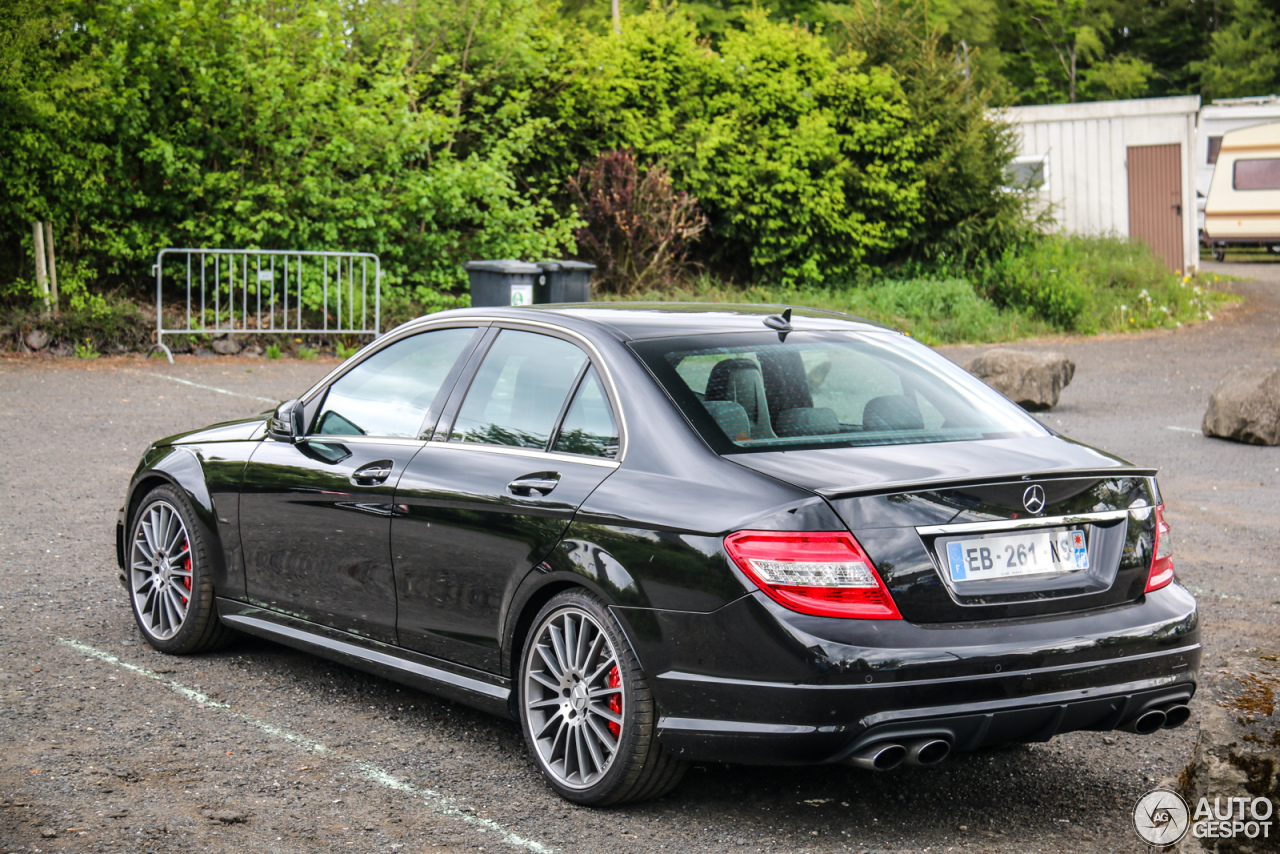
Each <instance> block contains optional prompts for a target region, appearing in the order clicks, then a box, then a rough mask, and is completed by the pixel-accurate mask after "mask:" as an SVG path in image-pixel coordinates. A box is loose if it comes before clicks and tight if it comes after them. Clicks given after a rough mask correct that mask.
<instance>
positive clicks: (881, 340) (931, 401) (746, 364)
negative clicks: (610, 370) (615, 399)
mask: <svg viewBox="0 0 1280 854" xmlns="http://www.w3.org/2000/svg"><path fill="white" fill-rule="evenodd" d="M633 347H634V348H635V350H636V352H637V354H638V355H639V356H640V357H641V359H642V360H643V361H644V362H645V364H646V365H647V366H648V367H649V369H650V370H651V371H652V372H653V374H654V376H655V377H657V379H658V381H659V382H660V383H662V385H663V386H664V387H666V389H667V391H668V393H669V394H670V395H671V397H672V399H674V400H675V401H676V404H677V405H678V406H679V407H680V408H681V409H682V410H683V411H684V413H685V415H686V416H687V417H688V418H689V420H690V421H691V422H692V423H693V425H694V426H695V428H697V429H698V431H699V432H700V433H702V434H703V436H704V438H706V439H707V440H708V442H710V444H711V445H712V446H713V447H718V448H720V449H721V450H722V451H723V452H728V451H737V450H741V451H754V450H786V449H790V448H800V447H833V446H854V445H889V444H910V443H922V442H947V441H959V440H966V439H996V438H1006V437H1011V436H1026V435H1043V434H1044V432H1045V430H1044V428H1043V427H1041V426H1040V424H1039V423H1038V422H1036V421H1035V420H1034V419H1033V418H1031V417H1030V416H1028V415H1026V414H1025V413H1023V412H1022V410H1020V409H1018V408H1017V407H1016V406H1014V405H1013V404H1012V403H1010V402H1009V401H1008V400H1007V399H1005V398H1004V397H1001V396H1000V395H999V394H997V393H996V392H994V391H992V390H991V389H990V388H989V387H987V386H986V385H985V384H983V383H982V382H980V381H979V380H977V379H975V378H973V377H971V376H970V375H969V374H967V373H965V372H964V371H962V370H961V369H959V368H957V367H956V366H955V365H953V364H952V363H951V362H949V361H947V360H946V359H944V358H942V357H941V356H938V355H937V354H935V353H933V352H932V351H930V350H929V349H928V348H926V347H924V346H923V345H921V344H918V343H916V342H914V341H911V340H910V339H907V338H904V337H902V336H898V335H892V334H888V333H873V334H865V335H864V334H856V333H843V332H806V333H800V332H795V333H791V334H790V335H788V336H787V337H786V340H785V341H779V339H778V335H777V334H776V333H761V334H755V333H749V334H733V335H707V336H702V337H700V338H681V339H661V340H654V341H644V342H638V343H636V344H634V345H633Z"/></svg>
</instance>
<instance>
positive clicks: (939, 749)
mask: <svg viewBox="0 0 1280 854" xmlns="http://www.w3.org/2000/svg"><path fill="white" fill-rule="evenodd" d="M950 753H951V744H950V743H948V742H947V741H946V740H945V739H941V738H922V739H920V740H919V741H917V742H915V743H914V744H912V745H911V746H910V747H908V748H907V764H908V765H920V766H923V767H926V768H927V767H929V766H930V765H937V764H938V763H939V762H941V761H942V760H944V759H946V758H947V756H948V755H949V754H950Z"/></svg>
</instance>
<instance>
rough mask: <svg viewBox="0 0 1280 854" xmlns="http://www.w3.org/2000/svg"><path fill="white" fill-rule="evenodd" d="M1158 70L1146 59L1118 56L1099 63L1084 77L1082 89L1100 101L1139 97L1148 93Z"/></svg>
mask: <svg viewBox="0 0 1280 854" xmlns="http://www.w3.org/2000/svg"><path fill="white" fill-rule="evenodd" d="M1154 73H1155V68H1154V67H1153V66H1152V65H1151V63H1149V62H1147V61H1146V60H1145V59H1138V58H1137V57H1134V56H1116V57H1113V58H1111V59H1103V60H1099V61H1097V62H1095V63H1093V64H1092V65H1090V66H1089V67H1088V68H1086V69H1085V70H1084V71H1083V72H1082V74H1081V87H1082V90H1083V91H1084V93H1085V94H1086V95H1088V96H1089V97H1090V98H1092V99H1097V100H1100V101H1105V100H1114V99H1118V98H1140V97H1142V96H1143V95H1144V94H1146V91H1147V85H1148V81H1149V80H1150V79H1151V75H1152V74H1154Z"/></svg>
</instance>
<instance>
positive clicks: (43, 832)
mask: <svg viewBox="0 0 1280 854" xmlns="http://www.w3.org/2000/svg"><path fill="white" fill-rule="evenodd" d="M40 838H41V839H57V838H58V831H56V830H54V829H53V828H52V827H42V828H40Z"/></svg>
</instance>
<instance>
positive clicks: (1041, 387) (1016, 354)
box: [964, 348, 1076, 411]
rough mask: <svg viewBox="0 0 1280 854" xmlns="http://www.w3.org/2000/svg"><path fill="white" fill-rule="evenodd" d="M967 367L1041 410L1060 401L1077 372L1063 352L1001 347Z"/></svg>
mask: <svg viewBox="0 0 1280 854" xmlns="http://www.w3.org/2000/svg"><path fill="white" fill-rule="evenodd" d="M964 369H965V370H966V371H968V372H969V373H971V374H973V375H974V376H976V377H978V378H979V379H981V380H982V381H983V382H985V383H986V384H987V385H989V386H991V387H992V388H994V389H995V390H996V391H998V392H1000V393H1001V394H1003V395H1004V396H1005V397H1007V398H1009V399H1010V400H1012V401H1013V402H1014V403H1016V404H1018V405H1019V406H1021V407H1022V408H1023V409H1029V410H1032V411H1037V410H1041V409H1050V408H1052V407H1054V406H1057V405H1058V397H1059V396H1060V395H1061V394H1062V390H1063V389H1064V388H1066V387H1067V385H1068V384H1070V382H1071V378H1072V377H1074V376H1075V373H1076V363H1075V362H1073V361H1071V360H1070V359H1068V358H1067V357H1066V356H1064V355H1063V354H1062V353H1029V352H1026V351H1024V350H1006V349H1002V348H998V349H995V350H988V351H987V352H985V353H983V354H982V355H981V356H978V357H977V358H976V359H972V360H971V361H970V362H969V363H968V364H967V365H965V366H964Z"/></svg>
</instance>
